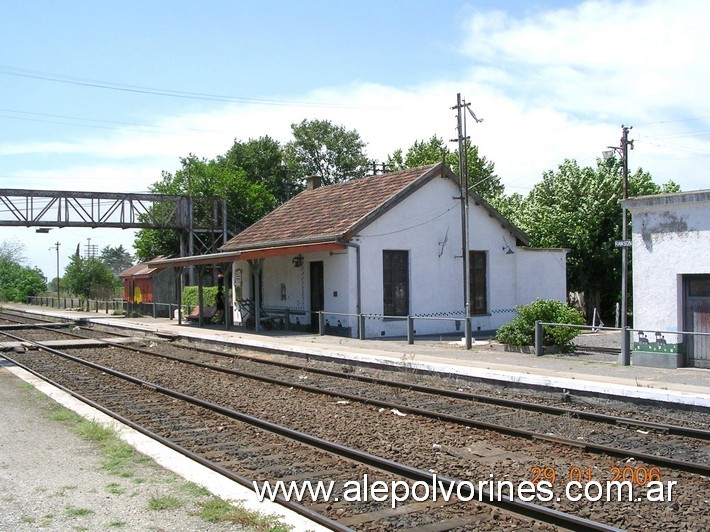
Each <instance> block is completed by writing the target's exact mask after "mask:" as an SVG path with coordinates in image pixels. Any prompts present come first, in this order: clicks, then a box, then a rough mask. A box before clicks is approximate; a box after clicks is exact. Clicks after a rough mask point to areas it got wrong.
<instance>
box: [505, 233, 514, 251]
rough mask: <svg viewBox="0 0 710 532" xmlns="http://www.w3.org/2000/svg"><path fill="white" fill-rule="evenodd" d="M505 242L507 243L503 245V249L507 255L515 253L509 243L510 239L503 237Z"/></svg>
mask: <svg viewBox="0 0 710 532" xmlns="http://www.w3.org/2000/svg"><path fill="white" fill-rule="evenodd" d="M503 242H504V243H505V245H504V246H503V251H505V254H506V255H515V251H513V248H511V247H510V245H509V244H508V241H507V240H506V239H505V237H503ZM506 250H507V251H506Z"/></svg>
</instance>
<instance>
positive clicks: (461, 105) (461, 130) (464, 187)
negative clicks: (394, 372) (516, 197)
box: [451, 93, 482, 349]
mask: <svg viewBox="0 0 710 532" xmlns="http://www.w3.org/2000/svg"><path fill="white" fill-rule="evenodd" d="M470 106H471V104H470V103H466V101H465V100H464V101H462V100H461V93H459V94H457V95H456V105H455V106H454V107H452V109H456V131H457V132H458V138H456V139H453V140H452V141H451V142H458V145H459V180H460V192H461V250H462V255H463V285H464V311H465V314H466V319H465V321H464V336H465V343H466V349H471V347H472V345H473V340H472V336H471V269H470V255H469V250H468V248H469V244H468V242H469V231H468V218H469V215H468V209H469V201H468V160H467V157H468V150H467V149H466V148H467V146H468V140H469V138H468V136H467V133H466V115H465V114H464V113H463V112H462V111H463V110H464V109H466V110H467V111H468V112H469V114H470V115H471V116H472V117H473V119H474V120H475V121H476V122H477V123H478V122H481V121H482V120H480V119H479V118H477V117H476V115H475V114H474V113H473V111H471V109H470Z"/></svg>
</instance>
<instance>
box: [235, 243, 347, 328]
mask: <svg viewBox="0 0 710 532" xmlns="http://www.w3.org/2000/svg"><path fill="white" fill-rule="evenodd" d="M349 255H354V252H353V251H352V250H351V249H349V248H348V249H345V250H338V251H334V252H333V253H330V252H319V253H309V254H306V255H304V260H303V264H302V265H301V266H300V267H296V266H294V264H293V259H294V257H295V255H287V256H282V257H270V258H267V259H264V265H263V268H262V272H261V277H262V293H263V299H262V301H261V305H262V307H264V308H267V309H280V310H285V309H288V310H289V312H290V313H291V322H292V323H296V320H297V319H298V322H299V323H310V320H311V316H310V314H309V312H310V309H311V297H310V266H309V264H310V262H316V261H323V276H324V289H325V292H324V296H325V297H324V300H325V308H326V309H327V310H329V311H330V312H331V313H333V314H331V315H326V319H327V320H328V321H329V322H330V323H332V324H333V325H336V324H337V322H338V320H340V321H341V324H342V325H343V326H344V327H347V326H349V321H350V320H351V318H348V317H347V316H341V315H339V314H337V313H348V312H349V309H350V301H351V298H353V297H355V295H356V292H355V288H354V284H355V283H354V281H353V283H352V284H353V287H352V290H351V289H350V287H349V286H348V285H349V282H348V279H349V275H350V269H351V268H350V267H349V263H350V262H351V261H350V258H349ZM234 267H235V270H236V269H241V270H242V298H247V299H251V290H252V289H251V287H252V283H253V279H252V276H251V273H250V272H251V269H250V266H249V264H248V262H247V261H236V262H235V263H234ZM282 284H284V285H285V299H284V298H282V287H281V285H282ZM336 293H337V294H336ZM235 309H236V311H235V318H234V321H235V323H241V322H242V317H241V314H240V313H239V312H238V310H239V309H238V305H237V304H236V302H235Z"/></svg>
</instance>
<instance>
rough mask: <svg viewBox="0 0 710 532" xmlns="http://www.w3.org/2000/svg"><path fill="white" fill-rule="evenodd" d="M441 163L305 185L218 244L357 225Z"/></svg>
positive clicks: (251, 243)
mask: <svg viewBox="0 0 710 532" xmlns="http://www.w3.org/2000/svg"><path fill="white" fill-rule="evenodd" d="M441 166H442V165H441V163H439V164H433V165H428V166H422V167H419V168H409V169H407V170H402V171H400V172H392V173H390V174H385V175H376V176H369V177H363V178H360V179H353V180H351V181H346V182H343V183H338V184H335V185H328V186H324V187H319V188H316V189H313V190H305V191H303V192H301V193H300V194H298V195H297V196H295V197H294V198H292V199H291V200H290V201H288V202H286V203H284V204H283V205H281V206H280V207H278V208H277V209H276V210H274V211H272V212H271V213H269V214H267V215H266V216H265V217H264V218H262V219H261V220H259V221H258V222H256V223H255V224H253V225H252V226H250V227H248V228H247V229H245V230H244V231H242V232H241V233H239V234H238V235H237V236H235V237H234V238H232V239H231V240H230V241H228V242H227V243H226V244H224V245H223V246H222V247H221V248H220V249H221V251H238V250H243V249H250V248H256V247H263V246H267V245H275V244H286V245H287V244H295V243H298V242H304V241H305V242H317V241H320V240H332V239H335V238H339V237H343V236H345V235H346V233H348V232H351V231H353V230H354V229H359V228H361V227H362V226H363V225H364V224H366V223H367V221H368V220H369V219H370V217H376V215H377V214H379V213H380V212H384V211H385V210H386V209H387V208H389V207H390V206H391V205H394V204H396V203H397V201H398V200H399V198H401V197H402V196H403V195H406V194H407V192H408V191H409V190H414V189H416V188H417V185H418V184H423V183H424V182H426V181H428V180H429V179H430V178H431V177H432V176H434V175H438V174H439V173H440V171H441Z"/></svg>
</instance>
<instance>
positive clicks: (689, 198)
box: [623, 190, 710, 368]
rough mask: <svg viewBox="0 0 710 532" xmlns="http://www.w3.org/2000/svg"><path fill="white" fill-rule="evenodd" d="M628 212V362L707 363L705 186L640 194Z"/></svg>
mask: <svg viewBox="0 0 710 532" xmlns="http://www.w3.org/2000/svg"><path fill="white" fill-rule="evenodd" d="M623 205H624V206H625V207H626V208H627V209H628V210H629V211H630V212H631V216H632V227H633V230H632V257H633V315H634V329H635V330H638V331H640V332H635V333H633V335H632V336H633V338H632V342H633V348H634V353H633V356H632V363H634V364H638V365H653V366H662V367H679V366H695V367H704V368H708V367H710V337H708V336H699V335H697V336H692V335H679V334H669V333H667V332H662V331H688V332H705V333H710V190H698V191H693V192H683V193H679V194H662V195H658V196H640V197H636V198H631V199H628V200H626V201H624V202H623Z"/></svg>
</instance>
